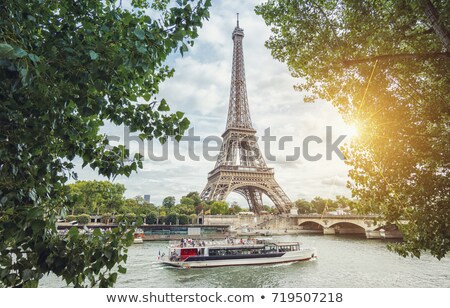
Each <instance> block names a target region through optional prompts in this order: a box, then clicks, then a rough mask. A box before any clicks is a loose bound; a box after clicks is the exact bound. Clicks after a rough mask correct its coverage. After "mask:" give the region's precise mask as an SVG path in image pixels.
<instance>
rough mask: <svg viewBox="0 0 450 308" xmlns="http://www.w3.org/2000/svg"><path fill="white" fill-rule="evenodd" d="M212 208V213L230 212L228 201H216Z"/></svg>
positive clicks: (222, 213) (223, 213) (224, 213)
mask: <svg viewBox="0 0 450 308" xmlns="http://www.w3.org/2000/svg"><path fill="white" fill-rule="evenodd" d="M210 210H211V214H212V215H226V214H228V213H229V209H228V203H226V202H225V201H214V202H213V203H212V204H211V209H210Z"/></svg>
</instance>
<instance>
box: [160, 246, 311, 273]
mask: <svg viewBox="0 0 450 308" xmlns="http://www.w3.org/2000/svg"><path fill="white" fill-rule="evenodd" d="M316 256H317V253H316V250H315V249H314V248H305V247H302V246H301V245H300V243H298V242H273V241H270V240H266V239H253V240H246V241H243V240H241V241H240V242H236V243H235V242H234V241H209V242H207V243H206V242H205V241H191V243H185V242H181V243H180V242H178V243H171V244H170V245H169V254H168V255H164V256H163V257H162V258H160V261H161V262H162V263H163V264H166V265H169V266H173V267H181V268H204V267H219V266H240V265H267V264H277V263H292V262H299V261H307V260H311V259H315V258H316Z"/></svg>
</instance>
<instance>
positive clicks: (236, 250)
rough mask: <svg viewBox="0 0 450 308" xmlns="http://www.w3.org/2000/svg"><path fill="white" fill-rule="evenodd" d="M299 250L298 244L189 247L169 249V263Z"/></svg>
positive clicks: (217, 244)
mask: <svg viewBox="0 0 450 308" xmlns="http://www.w3.org/2000/svg"><path fill="white" fill-rule="evenodd" d="M298 250H300V244H299V243H264V244H263V243H258V242H256V243H255V244H233V245H227V244H222V245H221V244H219V243H216V244H215V245H208V246H198V247H196V246H191V247H180V246H176V247H171V248H170V256H169V259H170V261H185V260H187V259H188V258H189V259H190V260H192V259H204V258H208V259H210V258H222V257H225V258H229V257H231V258H233V256H234V257H238V256H240V257H245V256H254V255H261V256H264V255H272V254H281V253H285V252H289V251H298Z"/></svg>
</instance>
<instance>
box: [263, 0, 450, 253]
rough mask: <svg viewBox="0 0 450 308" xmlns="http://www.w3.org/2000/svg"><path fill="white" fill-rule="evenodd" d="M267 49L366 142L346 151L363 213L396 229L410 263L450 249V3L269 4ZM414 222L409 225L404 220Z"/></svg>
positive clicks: (345, 0) (279, 0) (330, 0)
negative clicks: (375, 215)
mask: <svg viewBox="0 0 450 308" xmlns="http://www.w3.org/2000/svg"><path fill="white" fill-rule="evenodd" d="M256 12H257V14H259V15H261V16H262V17H263V18H264V20H265V21H266V23H267V25H269V26H270V27H271V29H272V36H271V37H270V39H269V40H268V41H267V42H266V46H267V47H268V48H269V49H270V50H271V51H272V55H273V56H274V57H275V58H276V59H278V60H280V61H282V62H286V63H287V65H288V67H289V69H290V71H291V73H292V75H293V76H294V77H298V78H300V80H301V82H300V84H299V85H298V87H297V89H299V90H307V91H309V92H310V93H311V94H312V97H308V98H307V99H305V100H306V101H311V100H312V99H314V98H317V97H318V98H321V99H324V100H328V101H331V102H332V103H333V104H334V105H335V106H336V107H337V108H338V110H339V111H340V113H341V114H342V115H343V118H344V120H346V121H347V122H349V123H351V124H352V125H354V126H356V127H357V129H358V130H359V137H358V138H356V139H353V141H352V142H351V143H350V144H348V145H347V146H346V147H345V154H346V157H347V163H348V164H349V165H350V166H351V170H350V173H349V176H350V178H351V179H352V180H353V181H352V182H351V183H349V187H350V188H351V189H352V192H353V194H354V196H356V197H357V198H358V201H359V202H358V204H360V205H361V206H360V208H359V210H360V211H361V212H362V213H380V214H382V215H383V217H384V218H385V219H386V220H387V222H390V223H397V224H398V225H399V226H400V227H401V229H402V232H403V234H404V243H402V244H400V245H396V246H394V249H395V250H396V251H397V252H398V253H400V254H401V255H403V256H407V255H412V256H416V257H419V256H420V254H421V253H422V252H423V251H429V252H430V253H431V254H432V255H434V256H435V257H437V258H442V257H444V256H445V255H446V253H447V252H448V251H449V250H450V169H449V161H450V152H449V151H450V148H449V146H448V145H449V144H450V130H449V116H450V104H449V102H450V74H449V72H450V34H449V31H448V29H449V26H450V2H449V1H445V0H434V1H433V2H431V1H430V0H414V1H398V0H387V1H369V0H367V1H359V0H320V1H308V0H270V1H267V2H266V3H264V4H262V5H260V6H258V7H257V8H256ZM405 220H406V221H408V223H407V224H403V223H402V221H405Z"/></svg>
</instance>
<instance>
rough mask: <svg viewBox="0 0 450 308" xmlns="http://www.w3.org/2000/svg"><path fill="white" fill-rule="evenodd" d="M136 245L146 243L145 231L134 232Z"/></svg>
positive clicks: (137, 230)
mask: <svg viewBox="0 0 450 308" xmlns="http://www.w3.org/2000/svg"><path fill="white" fill-rule="evenodd" d="M133 243H134V244H143V243H144V231H143V230H142V229H136V230H135V231H134V241H133Z"/></svg>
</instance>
